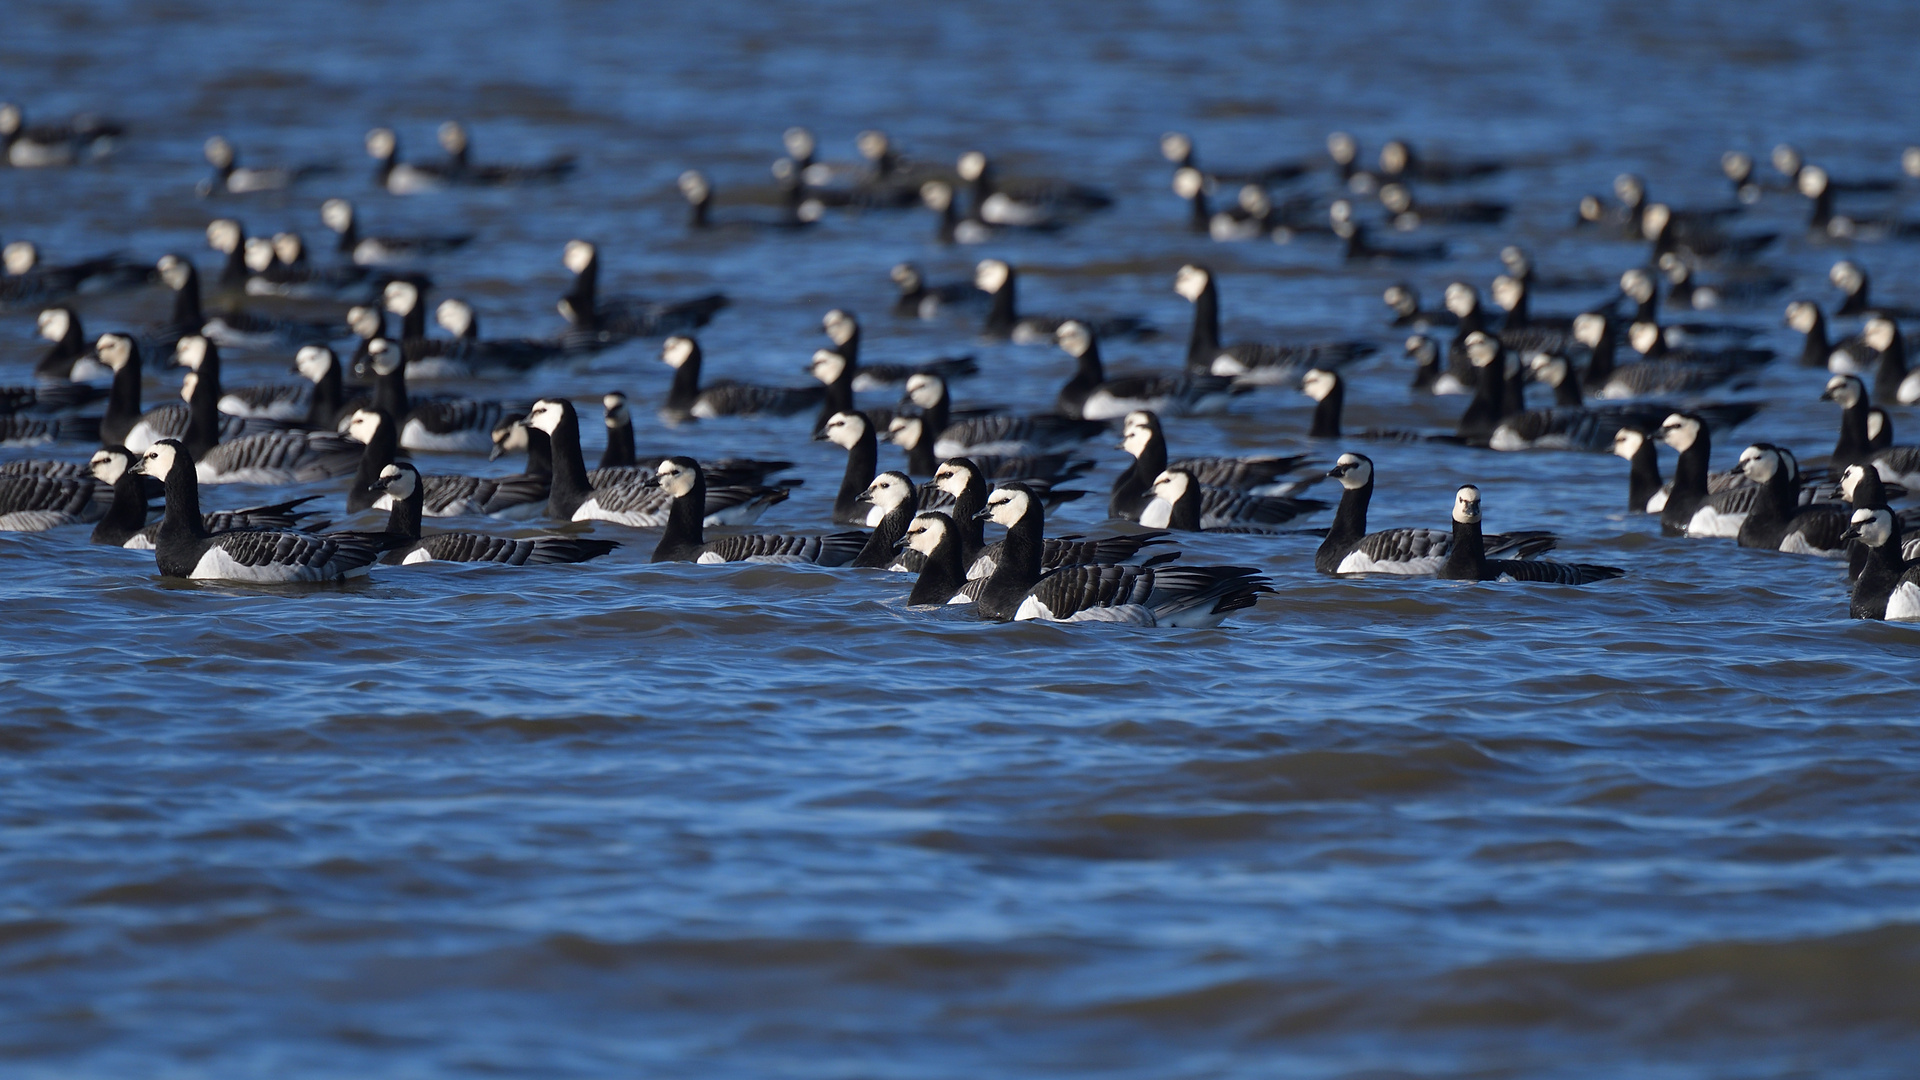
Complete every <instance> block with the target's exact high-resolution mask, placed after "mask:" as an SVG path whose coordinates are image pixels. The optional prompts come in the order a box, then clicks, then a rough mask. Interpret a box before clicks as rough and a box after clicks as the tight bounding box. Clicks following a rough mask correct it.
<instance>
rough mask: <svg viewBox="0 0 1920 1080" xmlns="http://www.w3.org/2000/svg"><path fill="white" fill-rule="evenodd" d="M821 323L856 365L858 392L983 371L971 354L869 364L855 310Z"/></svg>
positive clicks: (838, 348) (836, 347)
mask: <svg viewBox="0 0 1920 1080" xmlns="http://www.w3.org/2000/svg"><path fill="white" fill-rule="evenodd" d="M820 325H821V328H822V329H824V330H825V331H826V332H827V337H828V338H829V339H830V340H831V341H832V342H833V348H834V351H836V352H838V353H839V354H840V355H841V356H844V357H846V359H847V363H848V364H850V365H851V366H852V367H853V389H854V390H856V391H859V390H879V389H881V388H883V387H888V386H898V385H900V384H901V383H903V382H906V381H907V380H908V379H910V378H912V377H913V376H915V375H938V376H940V377H941V378H943V379H958V378H963V377H966V376H969V375H978V374H979V373H980V364H979V362H978V361H976V360H974V358H973V357H971V356H942V357H939V358H938V359H935V360H929V361H927V362H926V363H924V364H869V363H867V362H866V361H864V360H862V359H861V357H860V321H859V320H858V319H856V318H855V317H854V315H853V313H852V312H850V311H845V310H842V309H840V308H834V309H833V310H832V311H829V312H827V313H826V315H825V316H824V317H822V318H821V320H820Z"/></svg>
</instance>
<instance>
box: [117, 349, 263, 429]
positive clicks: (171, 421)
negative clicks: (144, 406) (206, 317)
mask: <svg viewBox="0 0 1920 1080" xmlns="http://www.w3.org/2000/svg"><path fill="white" fill-rule="evenodd" d="M180 342H181V344H180V346H179V350H178V351H176V356H187V357H195V358H196V362H200V363H204V361H203V360H201V359H200V358H202V357H205V356H207V355H210V354H211V355H214V356H215V358H216V359H215V365H217V364H218V359H217V355H218V354H217V353H215V352H214V350H213V348H212V346H211V345H210V344H209V343H208V342H207V340H206V339H205V338H202V337H199V336H198V335H190V336H188V337H184V338H181V339H180ZM201 346H205V349H204V350H203V349H201ZM94 351H95V352H96V353H97V354H98V355H99V357H100V362H101V363H103V364H105V365H106V366H107V367H108V368H109V369H111V370H112V371H113V387H112V388H111V389H110V390H109V391H108V392H107V411H106V415H105V416H103V417H101V419H100V441H101V443H103V444H104V445H107V446H124V447H126V448H127V449H128V450H131V451H133V452H134V453H136V454H139V453H142V452H144V451H145V450H146V448H147V447H149V446H151V445H153V444H154V443H155V442H157V441H159V440H160V439H183V438H185V437H186V435H187V429H188V426H189V418H190V416H191V412H192V410H191V407H190V406H189V405H188V403H187V402H185V401H182V402H178V403H175V404H169V405H156V406H154V407H153V408H152V409H149V410H147V411H146V412H144V413H143V412H141V411H140V389H141V362H140V343H139V342H137V341H135V340H134V339H133V338H130V337H128V336H127V335H125V334H101V335H100V340H99V341H98V342H96V343H95V345H94ZM194 374H196V375H197V374H198V373H197V372H195V373H194ZM209 378H210V381H211V382H212V384H213V385H214V386H216V387H217V386H218V382H219V375H218V370H217V366H215V367H213V368H212V369H210V375H209ZM196 381H197V380H196ZM216 422H217V423H218V426H219V435H220V437H222V438H228V439H237V438H241V437H243V436H246V435H253V434H258V433H260V432H264V431H277V430H279V429H280V428H281V427H282V426H283V425H281V424H280V423H279V422H278V421H273V420H265V419H259V418H254V417H244V416H230V415H223V416H219V417H217V419H216Z"/></svg>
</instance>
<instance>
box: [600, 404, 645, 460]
mask: <svg viewBox="0 0 1920 1080" xmlns="http://www.w3.org/2000/svg"><path fill="white" fill-rule="evenodd" d="M600 407H601V408H602V409H604V410H605V412H606V424H607V445H606V446H605V447H604V448H602V449H601V451H600V468H601V469H632V468H637V467H638V465H639V456H638V455H637V454H636V453H635V452H634V448H633V410H632V409H629V408H628V407H627V395H625V394H623V393H621V392H619V391H618V390H615V391H613V392H612V393H609V394H605V395H603V396H602V397H601V398H600ZM659 464H660V463H659V462H657V461H656V462H654V463H653V467H655V468H658V467H659Z"/></svg>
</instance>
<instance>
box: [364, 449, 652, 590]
mask: <svg viewBox="0 0 1920 1080" xmlns="http://www.w3.org/2000/svg"><path fill="white" fill-rule="evenodd" d="M420 479H421V478H420V472H419V470H417V469H415V468H414V467H413V466H412V465H410V464H408V463H406V462H404V461H403V462H398V463H396V464H393V465H388V466H387V467H386V468H385V469H383V470H382V471H381V473H380V476H379V477H378V478H376V479H375V481H374V484H373V486H374V488H375V489H376V490H379V491H381V492H383V493H384V494H385V495H386V497H387V501H388V502H389V503H390V504H391V507H392V509H391V510H390V511H389V512H388V514H387V527H386V529H385V530H384V531H383V532H381V533H369V532H352V533H338V532H336V533H328V534H326V535H327V536H329V537H335V538H340V537H347V536H351V537H355V538H360V539H364V540H366V541H367V542H369V543H373V544H376V545H379V546H381V547H382V548H384V549H385V550H386V554H384V555H382V556H381V557H380V561H381V562H383V563H389V564H394V565H403V566H411V565H413V564H415V563H427V562H456V563H490V564H494V565H498V566H527V565H534V566H541V565H551V564H554V563H582V562H586V561H588V560H589V559H597V558H599V557H600V556H602V555H605V554H607V553H608V552H610V551H612V550H613V549H614V548H617V547H619V546H620V544H619V542H618V541H614V540H596V539H593V538H592V537H586V536H530V537H523V538H510V537H505V536H489V535H487V534H485V533H469V532H442V533H433V534H431V535H428V534H424V533H422V531H421V528H420V520H421V514H422V513H423V506H424V503H425V499H424V489H423V486H422V484H421V483H420Z"/></svg>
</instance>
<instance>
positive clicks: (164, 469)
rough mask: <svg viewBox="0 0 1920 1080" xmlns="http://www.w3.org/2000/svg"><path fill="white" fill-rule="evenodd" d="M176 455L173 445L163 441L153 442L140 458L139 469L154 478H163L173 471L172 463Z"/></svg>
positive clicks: (176, 457)
mask: <svg viewBox="0 0 1920 1080" xmlns="http://www.w3.org/2000/svg"><path fill="white" fill-rule="evenodd" d="M178 457H179V455H178V454H177V453H176V452H175V451H174V449H173V447H171V446H168V445H166V444H165V443H155V444H154V445H153V446H152V447H150V448H149V449H148V450H147V453H146V456H144V457H142V458H141V459H140V469H139V471H140V472H143V473H145V474H147V475H148V476H151V477H153V478H154V479H155V480H165V479H166V478H167V474H168V473H170V472H172V471H173V464H174V462H175V460H177V459H178Z"/></svg>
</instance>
